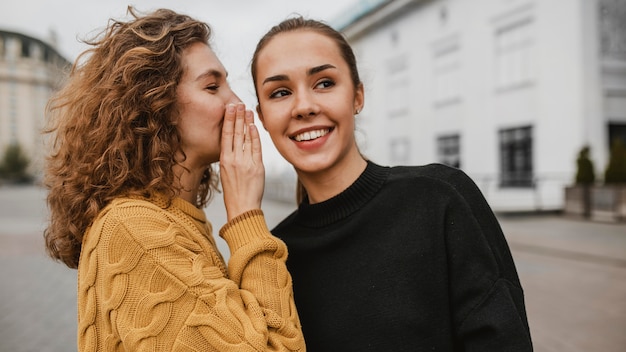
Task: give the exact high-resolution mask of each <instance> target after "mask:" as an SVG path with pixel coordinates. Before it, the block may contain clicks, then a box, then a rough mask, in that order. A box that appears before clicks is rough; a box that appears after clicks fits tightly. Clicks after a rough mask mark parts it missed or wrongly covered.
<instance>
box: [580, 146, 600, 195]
mask: <svg viewBox="0 0 626 352" xmlns="http://www.w3.org/2000/svg"><path fill="white" fill-rule="evenodd" d="M589 149H590V148H589V146H587V145H586V146H584V147H583V148H582V149H581V150H580V152H579V153H578V159H577V160H576V164H577V166H578V169H577V171H576V184H580V185H592V184H593V183H594V182H595V181H596V175H595V172H594V171H593V162H592V161H591V159H590V158H589Z"/></svg>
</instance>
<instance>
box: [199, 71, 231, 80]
mask: <svg viewBox="0 0 626 352" xmlns="http://www.w3.org/2000/svg"><path fill="white" fill-rule="evenodd" d="M226 76H228V73H226ZM206 77H215V78H222V77H224V74H223V73H222V72H221V71H218V70H214V69H210V70H207V71H206V72H204V73H201V74H199V75H198V77H196V81H199V80H201V79H203V78H206Z"/></svg>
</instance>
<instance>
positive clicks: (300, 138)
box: [291, 128, 332, 142]
mask: <svg viewBox="0 0 626 352" xmlns="http://www.w3.org/2000/svg"><path fill="white" fill-rule="evenodd" d="M331 130H332V129H331V128H320V129H315V130H310V131H305V132H301V133H298V134H296V135H294V136H292V137H291V139H293V140H295V141H297V142H307V141H312V140H315V139H318V138H321V137H324V136H325V135H327V134H328V133H330V131H331Z"/></svg>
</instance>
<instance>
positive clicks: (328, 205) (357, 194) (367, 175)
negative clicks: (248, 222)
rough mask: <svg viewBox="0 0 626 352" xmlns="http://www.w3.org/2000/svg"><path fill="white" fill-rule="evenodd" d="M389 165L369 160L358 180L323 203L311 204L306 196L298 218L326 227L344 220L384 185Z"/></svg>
mask: <svg viewBox="0 0 626 352" xmlns="http://www.w3.org/2000/svg"><path fill="white" fill-rule="evenodd" d="M390 170H391V169H390V168H389V167H385V166H380V165H377V164H374V163H373V162H371V161H368V162H367V166H366V168H365V170H364V171H363V173H361V175H360V176H359V178H357V180H356V181H355V182H354V183H353V184H352V185H350V187H348V188H347V189H346V190H344V191H343V192H341V193H339V194H338V195H336V196H334V197H332V198H330V199H328V200H326V201H323V202H321V203H316V204H309V200H308V198H305V199H304V201H303V202H302V203H300V206H299V207H298V212H297V215H296V218H295V219H294V220H295V221H296V222H297V223H299V224H301V225H303V226H305V227H314V228H316V227H324V226H328V225H330V224H332V223H334V222H337V221H339V220H342V219H344V218H346V217H348V216H350V215H351V214H352V213H354V212H356V211H357V210H359V209H360V208H361V207H363V206H364V205H365V204H366V203H367V202H368V201H369V200H370V199H372V197H374V195H376V193H378V191H379V190H380V188H381V187H382V185H383V184H384V183H385V181H386V180H387V178H388V176H389V172H390Z"/></svg>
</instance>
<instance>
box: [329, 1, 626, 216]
mask: <svg viewBox="0 0 626 352" xmlns="http://www.w3.org/2000/svg"><path fill="white" fill-rule="evenodd" d="M334 26H335V27H336V28H338V29H340V30H341V31H342V32H344V33H345V34H346V36H347V38H348V40H349V41H350V43H351V44H352V46H353V48H354V50H355V53H356V55H357V60H358V64H359V68H360V73H361V79H362V80H363V82H364V84H365V95H366V102H365V109H364V110H363V112H362V113H361V114H360V115H358V116H357V120H358V121H357V129H358V130H360V132H361V133H359V136H360V137H362V138H360V148H361V151H362V153H363V154H365V155H366V156H368V157H370V158H371V159H372V160H374V161H376V162H379V163H382V164H388V165H398V164H425V163H430V162H443V163H447V164H451V165H454V166H458V167H460V168H461V169H463V170H464V171H465V172H467V173H468V174H469V175H470V176H471V177H472V178H473V179H474V181H475V182H476V183H477V184H478V186H479V187H480V188H481V189H482V191H483V193H484V194H485V196H486V197H487V199H488V201H489V203H490V204H491V206H492V207H493V208H494V210H497V211H508V210H514V211H526V210H554V209H561V208H562V206H563V200H564V199H563V198H564V196H563V187H564V186H565V185H568V184H571V183H572V182H573V180H574V175H575V171H576V157H577V154H578V152H579V150H580V149H581V148H582V147H583V146H584V145H586V144H587V145H589V146H590V147H591V154H592V159H593V161H594V164H595V165H596V169H597V170H596V172H597V178H598V177H599V178H600V179H601V178H602V177H603V174H604V168H605V166H606V164H607V161H608V151H609V140H610V139H611V138H614V137H620V136H621V138H622V139H623V141H625V142H626V1H624V0H471V1H468V0H391V1H389V0H387V1H385V0H374V1H372V0H369V1H361V2H360V3H358V4H356V5H355V7H353V8H352V9H350V10H349V11H347V12H346V16H344V17H340V18H339V20H338V21H336V22H335V24H334Z"/></svg>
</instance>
